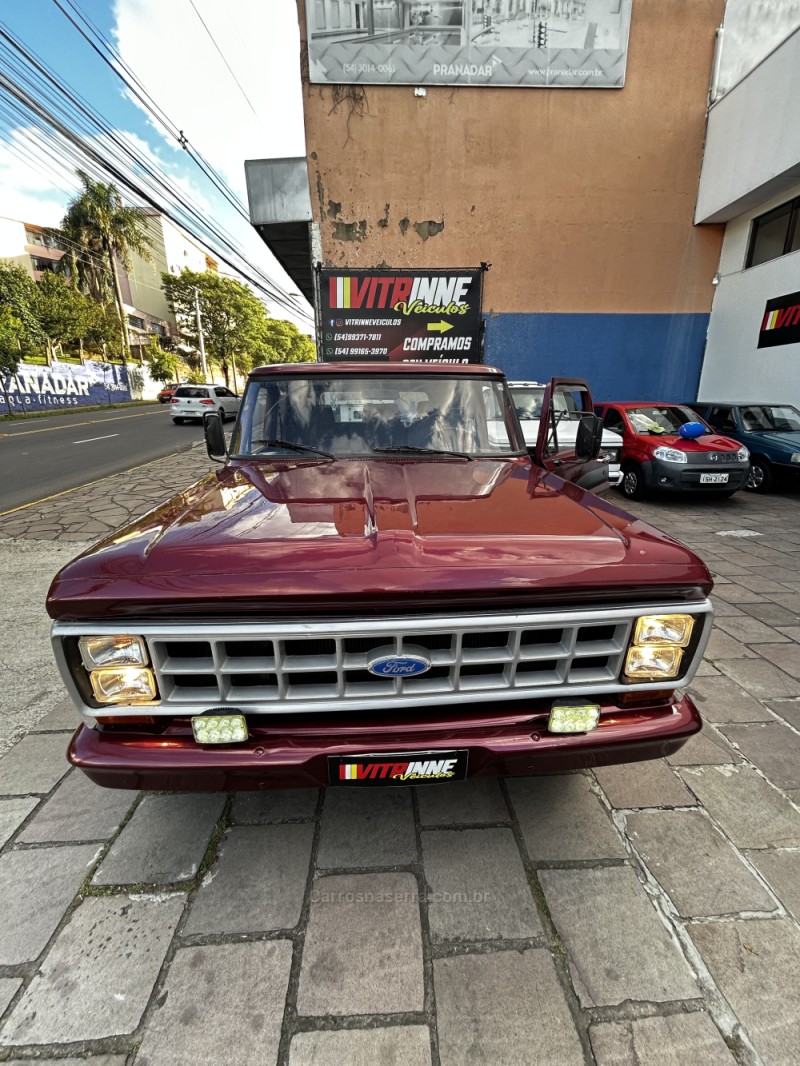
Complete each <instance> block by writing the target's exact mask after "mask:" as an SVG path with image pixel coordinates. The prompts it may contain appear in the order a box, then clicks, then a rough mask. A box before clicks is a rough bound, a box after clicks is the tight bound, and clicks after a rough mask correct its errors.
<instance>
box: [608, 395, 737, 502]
mask: <svg viewBox="0 0 800 1066" xmlns="http://www.w3.org/2000/svg"><path fill="white" fill-rule="evenodd" d="M595 409H596V411H597V413H598V414H599V415H600V416H601V418H602V419H603V426H604V427H605V428H607V429H613V430H614V431H615V432H616V433H619V434H621V436H622V482H621V484H620V486H619V487H620V489H621V490H622V492H623V493H624V495H625V496H627V497H628V499H631V500H638V499H641V497H643V496H644V495H645V494H646V493H648V492H651V491H661V492H715V493H716V494H717V495H718V496H732V495H733V493H734V492H736V491H737V490H738V489H741V488H744V486H745V482H746V481H747V474H748V471H749V469H750V453H749V452H748V450H747V448H745V447H743V446H742V445H741V444H740V443H739V442H738V441H735V440H731V438H730V437H723V436H721V435H720V434H719V433H717V432H716V431H715V430H713V429H712V428H711V427H710V426H709V425H708V424H707V423H705V422H703V421H702V419H700V418H699V417H698V415H697V414H696V412H694V411H692V410H691V409H690V408H688V407H683V406H681V405H680V404H671V403H644V402H638V403H637V402H633V401H626V402H624V403H619V402H610V403H602V404H597V405H596V408H595ZM690 424H693V426H694V428H693V429H690V428H689V427H690ZM684 427H686V429H684ZM703 430H705V431H703ZM684 433H686V436H684Z"/></svg>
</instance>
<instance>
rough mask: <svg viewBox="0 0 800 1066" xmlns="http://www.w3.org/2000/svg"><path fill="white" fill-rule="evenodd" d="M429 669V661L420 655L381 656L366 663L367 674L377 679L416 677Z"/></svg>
mask: <svg viewBox="0 0 800 1066" xmlns="http://www.w3.org/2000/svg"><path fill="white" fill-rule="evenodd" d="M430 668H431V663H430V659H423V657H422V656H421V655H382V656H381V657H380V658H379V659H372V660H371V661H370V662H368V663H367V669H368V670H369V672H370V673H371V674H376V675H377V676H378V677H417V676H418V675H419V674H427V672H428V671H429V670H430Z"/></svg>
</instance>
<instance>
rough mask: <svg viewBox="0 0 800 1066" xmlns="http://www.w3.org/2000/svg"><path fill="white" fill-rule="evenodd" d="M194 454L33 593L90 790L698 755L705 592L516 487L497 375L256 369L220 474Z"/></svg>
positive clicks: (636, 529) (466, 772)
mask: <svg viewBox="0 0 800 1066" xmlns="http://www.w3.org/2000/svg"><path fill="white" fill-rule="evenodd" d="M544 417H545V418H546V417H547V413H546V412H545V415H544ZM593 417H594V416H592V415H591V414H590V415H588V416H587V426H586V432H585V433H584V434H583V439H582V440H581V439H580V435H579V441H578V449H579V451H580V450H582V451H583V453H584V454H586V455H588V456H591V455H592V453H594V455H596V454H597V452H596V449H597V447H598V446H599V445H598V441H597V439H595V433H594V430H595V429H596V428H597V427H596V426H595V427H593V426H592V421H591V420H592V419H593ZM206 442H207V445H208V447H209V453H210V454H212V455H213V457H215V458H218V459H220V460H221V461H222V462H223V463H224V465H223V466H222V467H221V469H220V470H218V471H217V472H216V473H212V474H210V475H209V476H207V477H205V478H203V479H202V480H201V481H199V482H198V483H197V484H196V485H193V486H192V487H191V488H189V489H188V490H187V491H185V492H182V493H180V494H179V495H177V496H175V497H174V498H173V499H171V500H169V501H168V502H166V503H164V504H162V505H161V506H159V507H157V508H156V509H155V510H153V511H150V512H149V513H148V514H146V515H144V516H143V517H142V518H140V519H139V520H138V521H136V522H133V523H131V524H130V525H128V526H126V527H124V528H122V529H120V530H118V531H117V532H116V533H114V534H113V535H112V536H110V537H108V538H106V539H105V540H103V541H101V542H100V543H99V544H97V545H96V546H95V547H93V548H92V549H90V550H89V551H87V552H85V553H84V554H83V555H81V556H79V557H78V558H77V559H75V560H74V561H73V562H71V563H69V565H67V566H65V567H64V569H63V570H61V572H60V573H59V574H58V575H57V576H56V578H55V580H54V581H53V584H52V587H51V589H50V593H49V596H48V600H47V606H48V611H49V613H50V615H51V617H52V618H53V619H54V622H53V646H54V649H55V655H56V659H57V660H58V663H59V666H60V669H61V672H62V675H63V678H64V682H65V684H66V686H67V688H68V690H69V692H70V695H71V696H72V698H73V700H74V701H75V704H76V706H77V708H78V710H79V712H80V714H81V715H82V724H81V726H80V728H79V729H78V731H77V732H76V734H75V736H74V737H73V739H72V742H71V744H70V748H69V758H70V760H71V761H72V762H73V763H74V764H75V765H76V766H78V767H80V768H81V769H82V770H83V771H85V773H87V774H88V775H89V777H90V778H91V779H92V780H93V781H96V782H97V783H99V784H101V785H107V786H112V787H118V788H155V789H202V790H207V789H260V788H282V787H294V786H318V785H328V784H341V785H344V786H346V787H347V786H349V787H356V786H362V785H363V786H397V785H402V784H405V783H408V782H415V783H421V782H437V781H448V780H449V781H452V780H456V779H460V778H464V777H468V778H472V777H487V776H494V775H498V774H503V775H514V774H538V773H552V772H554V771H560V770H569V769H573V768H575V767H587V766H597V765H601V764H604V763H617V762H625V761H631V760H638V759H651V758H656V757H658V756H662V755H667V754H669V753H671V752H674V751H675V750H676V749H677V748H679V747H680V746H681V745H682V744H683V743H684V742H685V741H686V740H687V738H688V737H689V736H691V735H692V734H693V733H695V732H697V731H698V730H699V729H700V727H701V723H700V718H699V715H698V713H697V711H696V709H695V707H694V705H693V704H692V701H691V699H690V698H689V697H688V696H687V695H686V686H687V684H688V683H689V681H690V679H691V677H692V675H693V673H694V670H695V668H696V666H697V663H698V662H699V660H700V657H701V655H702V653H703V649H704V647H705V644H706V642H707V639H708V635H709V630H710V627H711V606H710V603H709V599H708V596H709V593H710V591H711V587H712V582H711V578H710V576H709V573H708V571H707V569H706V567H705V566H704V565H703V563H702V562H701V561H700V559H698V558H697V557H696V556H695V555H694V554H693V553H692V552H691V551H689V550H688V549H687V548H685V547H683V546H682V545H681V544H679V543H677V542H676V541H674V540H672V539H670V538H669V537H668V536H666V535H665V534H663V533H660V532H659V531H658V530H656V529H653V528H652V527H651V526H648V525H646V524H645V523H644V522H641V521H638V520H637V519H635V518H632V517H631V516H630V515H627V514H625V513H624V512H623V511H620V510H619V509H617V508H616V507H614V506H613V505H612V504H610V503H608V502H606V501H605V500H603V499H601V498H599V497H597V496H595V495H593V494H592V493H590V492H587V491H585V490H583V489H581V488H579V487H578V486H577V485H574V484H571V483H569V482H566V481H564V480H563V479H562V478H560V477H558V476H557V475H556V474H554V473H552V472H550V471H547V470H545V469H542V468H541V467H540V466H538V465H537V464H536V462H535V457H534V459H531V458H530V457H529V455H528V452H527V450H526V448H525V441H524V439H523V436H522V431H521V429H520V425H519V422H518V421H517V417H516V414H515V412H514V409H513V405H512V404H511V402H510V400H509V396H508V392H507V388H506V383H505V379H504V378H503V375H502V374H501V373H500V372H499V371H498V370H495V369H493V368H490V367H479V366H455V365H446V364H445V365H440V364H430V365H409V364H402V363H400V364H379V365H372V364H360V365H359V364H347V365H345V364H294V365H289V366H269V367H263V368H261V369H258V370H255V371H253V373H252V374H251V375H250V378H249V380H248V383H247V388H246V391H245V393H244V398H243V400H242V404H241V410H240V413H239V417H238V420H237V423H236V427H235V429H234V431H233V436H232V439H231V445H230V452H229V454H228V452H227V449H226V445H225V438H224V436H223V433H222V427H221V424H220V423H219V419H218V416H216V415H211V416H208V418H207V420H206Z"/></svg>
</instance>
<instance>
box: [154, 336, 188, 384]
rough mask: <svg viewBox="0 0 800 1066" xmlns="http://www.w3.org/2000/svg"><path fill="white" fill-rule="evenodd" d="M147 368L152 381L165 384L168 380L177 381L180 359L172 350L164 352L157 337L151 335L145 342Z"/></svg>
mask: <svg viewBox="0 0 800 1066" xmlns="http://www.w3.org/2000/svg"><path fill="white" fill-rule="evenodd" d="M146 351H147V369H148V370H149V371H150V377H151V378H152V379H153V380H154V381H160V382H161V383H162V384H164V385H166V383H167V382H168V381H177V379H178V365H179V363H180V360H179V359H178V357H177V355H175V354H174V353H173V352H165V351H164V349H163V348H162V347H161V345H160V344H159V343H158V338H157V337H151V338H150V340H149V342H148V344H147V350H146Z"/></svg>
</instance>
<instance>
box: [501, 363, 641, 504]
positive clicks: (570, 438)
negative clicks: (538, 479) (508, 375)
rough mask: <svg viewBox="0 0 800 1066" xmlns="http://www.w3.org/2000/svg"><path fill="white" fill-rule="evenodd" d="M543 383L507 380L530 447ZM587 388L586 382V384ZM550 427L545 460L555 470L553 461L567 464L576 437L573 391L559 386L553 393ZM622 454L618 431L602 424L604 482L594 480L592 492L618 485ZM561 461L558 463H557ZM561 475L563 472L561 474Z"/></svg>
mask: <svg viewBox="0 0 800 1066" xmlns="http://www.w3.org/2000/svg"><path fill="white" fill-rule="evenodd" d="M545 388H546V386H545V385H543V384H542V383H541V382H539V381H509V383H508V391H509V392H510V393H511V399H512V400H513V402H514V408H515V410H516V412H517V417H518V418H519V420H520V424H521V425H522V432H523V434H524V436H525V443H526V444H527V445H528V446H529V447H530V448H533V447H534V446H535V444H536V438H537V436H538V434H539V422H540V419H541V416H542V400H543V399H544V390H545ZM586 389H587V391H588V385H587V386H586ZM553 411H554V419H553V421H554V427H553V429H552V432H551V434H550V441H549V452H550V455H549V457H548V460H547V461H548V463H549V464H550V466H551V468H552V469H555V470H556V472H559V471H558V470H557V467H556V464H559V465H561V463H562V462H563V463H567V462H569V461H570V456H569V455H568V454H565V453H570V452H573V451H574V449H575V441H576V439H577V436H578V425H579V422H580V416H581V414H582V411H581V410H579V407H578V402H577V400H576V397H575V394H574V392H573V391H571V390H569V389H560V390H557V391H556V392H554V394H553ZM621 454H622V437H621V436H620V435H619V433H615V432H614V431H613V430H611V429H608V428H606V427H605V426H604V427H603V438H602V453H601V456H605V457H606V459H607V460H608V474H607V477H608V482H607V484H602V483H598V484H597V485H596V487H594V488H593V489H592V491H593V492H598V491H602V490H603V489H605V488H607V487H608V485H609V484H610V485H619V483H620V481H621V480H622V470H621V467H620V457H621ZM559 460H561V462H559ZM562 476H563V475H562Z"/></svg>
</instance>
